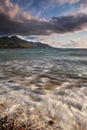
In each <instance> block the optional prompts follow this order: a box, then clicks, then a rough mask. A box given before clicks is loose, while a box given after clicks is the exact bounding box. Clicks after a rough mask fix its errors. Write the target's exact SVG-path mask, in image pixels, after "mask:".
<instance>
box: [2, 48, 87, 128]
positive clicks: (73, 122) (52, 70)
mask: <svg viewBox="0 0 87 130" xmlns="http://www.w3.org/2000/svg"><path fill="white" fill-rule="evenodd" d="M86 57H87V51H86V50H84V49H77V50H76V49H41V50H38V49H23V50H22V49H16V50H15V49H9V51H8V49H2V50H1V51H0V130H87V58H86Z"/></svg>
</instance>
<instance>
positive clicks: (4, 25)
mask: <svg viewBox="0 0 87 130" xmlns="http://www.w3.org/2000/svg"><path fill="white" fill-rule="evenodd" d="M83 29H87V14H84V13H74V14H71V15H68V16H62V17H52V18H51V19H50V20H49V21H46V20H45V19H38V18H35V17H33V16H31V15H30V14H29V13H27V12H25V11H23V10H22V9H21V8H20V7H19V6H18V5H17V4H15V5H13V4H12V3H11V2H10V0H1V1H0V35H50V34H55V33H57V34H63V33H69V32H75V31H81V30H83Z"/></svg>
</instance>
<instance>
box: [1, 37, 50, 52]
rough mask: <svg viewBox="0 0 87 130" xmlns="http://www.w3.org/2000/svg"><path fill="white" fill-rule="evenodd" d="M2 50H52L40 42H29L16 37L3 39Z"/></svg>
mask: <svg viewBox="0 0 87 130" xmlns="http://www.w3.org/2000/svg"><path fill="white" fill-rule="evenodd" d="M0 48H2V49H4V48H8V49H9V48H52V47H51V46H49V45H47V44H44V43H40V42H32V41H31V42H28V41H25V40H22V39H20V38H18V37H16V36H12V37H1V38H0Z"/></svg>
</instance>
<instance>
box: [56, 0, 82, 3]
mask: <svg viewBox="0 0 87 130" xmlns="http://www.w3.org/2000/svg"><path fill="white" fill-rule="evenodd" d="M55 1H56V2H58V3H60V4H64V3H69V4H75V3H77V2H79V1H80V0H55Z"/></svg>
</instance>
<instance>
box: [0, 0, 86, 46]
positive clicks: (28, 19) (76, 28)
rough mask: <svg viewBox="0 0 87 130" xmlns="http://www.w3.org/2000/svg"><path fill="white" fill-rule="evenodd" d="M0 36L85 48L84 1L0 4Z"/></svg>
mask: <svg viewBox="0 0 87 130" xmlns="http://www.w3.org/2000/svg"><path fill="white" fill-rule="evenodd" d="M0 36H18V37H19V38H22V39H25V40H28V41H34V42H43V43H46V44H49V45H51V46H53V47H59V48H61V47H62V48H87V0H0Z"/></svg>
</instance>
